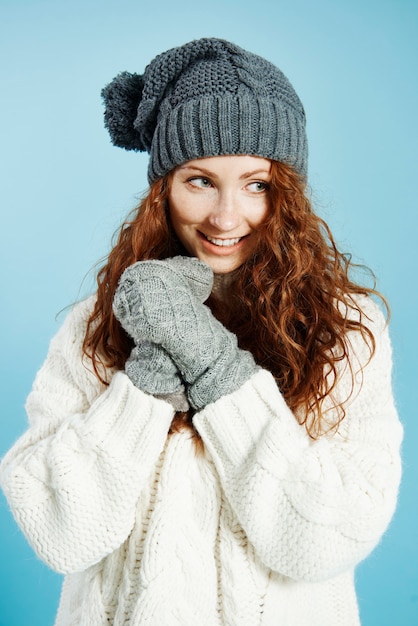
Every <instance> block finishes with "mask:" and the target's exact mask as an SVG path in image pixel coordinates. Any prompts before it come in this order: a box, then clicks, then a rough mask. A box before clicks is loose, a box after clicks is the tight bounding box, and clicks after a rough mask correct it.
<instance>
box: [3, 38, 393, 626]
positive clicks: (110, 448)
mask: <svg viewBox="0 0 418 626" xmlns="http://www.w3.org/2000/svg"><path fill="white" fill-rule="evenodd" d="M103 97H104V101H105V105H106V112H105V120H106V126H107V128H108V130H109V132H110V135H111V137H112V141H113V142H114V144H115V145H118V146H122V147H125V148H127V149H133V150H147V151H148V152H149V153H150V165H149V181H150V189H149V193H148V194H147V196H146V197H145V198H144V199H143V201H142V202H141V204H140V206H139V207H138V209H137V211H136V212H135V213H134V215H133V217H132V219H131V220H129V221H127V222H126V223H124V224H123V225H122V227H121V229H120V233H119V238H118V240H117V242H116V245H115V246H114V248H113V250H112V251H111V253H110V255H109V257H108V260H107V262H106V264H105V265H104V266H103V267H102V269H101V270H100V272H99V274H98V289H97V293H96V294H95V295H94V296H92V297H90V298H89V299H87V300H86V301H84V302H82V303H80V304H78V305H77V306H75V307H74V309H73V310H72V312H71V313H70V314H69V316H68V317H67V320H66V321H65V323H64V325H63V327H62V329H61V330H60V332H59V333H58V335H57V336H56V337H55V338H54V339H53V341H52V343H51V346H50V350H49V354H48V356H47V359H46V361H45V364H44V365H43V367H42V369H41V370H40V372H39V373H38V375H37V377H36V380H35V383H34V386H33V390H32V392H31V394H30V396H29V398H28V401H27V411H28V415H29V420H30V428H29V430H28V431H27V433H26V434H24V435H23V436H22V437H21V438H20V440H19V441H18V442H17V443H16V444H15V446H14V447H13V448H12V450H11V451H10V452H9V453H8V454H7V455H6V457H5V458H4V460H3V463H2V468H1V477H2V485H3V488H4V491H5V493H6V495H7V498H8V500H9V503H10V506H11V509H12V511H13V514H14V515H15V517H16V520H17V522H18V523H19V525H20V526H21V528H22V529H23V531H24V533H25V534H26V536H27V538H28V540H29V541H30V542H31V544H32V546H33V547H34V549H35V551H36V553H37V554H38V555H39V556H40V558H42V559H43V560H45V561H46V562H47V563H48V564H49V565H50V566H51V567H52V568H54V569H55V570H57V571H58V572H63V573H64V574H66V578H65V582H64V586H63V591H62V597H61V602H60V607H59V611H58V616H57V621H56V624H57V626H70V625H76V624H77V625H81V626H103V625H104V624H115V625H118V626H119V625H122V624H130V625H131V626H140V625H145V624H150V625H151V624H152V625H155V626H162V625H166V626H171V625H179V626H180V625H181V626H196V625H197V624H199V626H203V625H204V624H206V625H207V626H221V625H222V626H247V625H248V626H257V625H260V626H261V625H263V626H266V625H268V626H273V625H277V626H279V625H280V626H327V625H329V626H335V625H336V624H338V625H341V626H342V625H345V626H354V625H356V624H359V615H358V607H357V602H356V595H355V588H354V568H355V566H356V565H357V564H358V563H359V561H361V560H362V559H364V558H365V557H366V556H367V555H368V554H369V553H370V552H371V551H372V550H373V548H374V547H375V546H376V544H377V543H378V541H379V540H380V538H381V536H382V534H383V533H384V531H385V529H386V528H387V526H388V523H389V521H390V519H391V517H392V514H393V511H394V508H395V504H396V496H397V490H398V485H399V480H400V460H399V449H400V443H401V438H402V429H401V426H400V424H399V422H398V418H397V414H396V410H395V406H394V402H393V399H392V392H391V348H390V342H389V338H388V332H387V328H386V324H385V320H384V317H383V315H382V313H381V312H380V310H379V308H378V306H377V304H375V303H374V301H373V300H372V297H371V296H376V295H378V294H377V293H376V292H375V291H374V290H373V289H372V288H368V287H365V286H361V285H359V284H357V283H356V282H355V281H354V279H353V278H352V277H350V270H351V268H350V262H349V261H348V260H347V258H346V257H345V256H344V255H342V254H341V253H340V252H339V251H338V249H337V247H336V245H335V243H334V240H333V238H332V235H331V233H330V232H329V229H328V228H327V226H326V224H325V223H324V222H323V221H322V220H321V219H320V218H319V217H317V216H316V215H315V213H314V212H313V211H312V208H311V205H310V202H309V199H308V197H307V141H306V134H305V115H304V110H303V107H302V104H301V102H300V100H299V98H298V96H297V95H296V93H295V91H294V89H293V87H292V86H291V84H290V83H289V81H288V80H287V79H286V78H285V76H283V74H282V73H281V72H280V70H278V69H277V68H276V67H274V66H273V65H271V64H270V63H269V62H267V61H265V60H264V59H262V58H260V57H258V56H256V55H253V54H251V53H248V52H246V51H244V50H242V49H241V48H239V47H237V46H236V45H233V44H231V43H229V42H226V41H222V40H218V39H203V40H199V41H193V42H191V43H188V44H186V45H184V46H182V47H180V48H176V49H173V50H169V51H168V52H165V53H163V54H161V55H160V56H158V57H157V58H156V59H154V60H153V61H152V62H151V63H150V65H149V66H148V67H147V68H146V70H145V73H144V75H143V76H139V75H136V74H128V73H126V72H124V73H122V74H120V75H119V76H118V77H116V78H115V79H114V80H113V81H112V82H111V83H110V85H108V86H107V87H106V88H105V89H104V91H103Z"/></svg>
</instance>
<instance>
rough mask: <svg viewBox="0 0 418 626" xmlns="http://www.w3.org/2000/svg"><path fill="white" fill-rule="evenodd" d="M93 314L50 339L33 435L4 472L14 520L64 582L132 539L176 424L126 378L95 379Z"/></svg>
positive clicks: (74, 319)
mask: <svg viewBox="0 0 418 626" xmlns="http://www.w3.org/2000/svg"><path fill="white" fill-rule="evenodd" d="M86 313H87V312H86V307H85V305H79V306H78V308H77V309H75V310H74V311H73V312H72V313H71V314H70V315H69V316H68V318H67V320H66V322H65V323H64V325H63V327H62V329H61V330H60V331H59V333H58V334H57V336H56V337H55V338H54V339H53V340H52V342H51V346H50V350H49V353H48V356H47V359H46V361H45V363H44V365H43V367H42V368H41V370H40V371H39V372H38V375H37V377H36V379H35V383H34V386H33V389H32V391H31V393H30V395H29V397H28V400H27V405H26V408H27V413H28V417H29V421H30V428H29V429H28V431H27V432H26V433H25V434H24V435H23V436H22V437H21V438H20V439H19V440H18V441H17V442H16V444H15V445H14V446H13V448H12V449H11V450H10V451H9V452H8V453H7V455H6V456H5V457H4V459H3V461H2V464H1V467H0V480H1V484H2V487H3V490H4V492H5V495H6V497H7V499H8V502H9V505H10V507H11V510H12V513H13V514H14V516H15V518H16V521H17V522H18V524H19V525H20V527H21V528H22V530H23V532H24V533H25V535H26V537H27V539H28V541H29V542H30V543H31V545H32V546H33V548H34V550H35V551H36V552H37V554H38V555H39V557H40V558H42V559H43V560H44V561H46V563H48V565H49V566H50V567H52V568H53V569H55V570H56V571H58V572H61V573H69V572H74V571H79V570H84V569H85V568H87V567H89V566H90V565H92V564H94V563H96V562H98V561H100V560H101V559H102V558H103V557H104V556H106V555H108V554H110V553H111V552H112V551H113V550H115V549H116V548H117V547H119V546H120V545H121V544H122V543H123V541H124V540H125V539H126V538H127V536H128V535H129V533H130V531H131V529H132V527H133V525H134V520H135V509H136V505H137V502H138V499H139V494H140V492H141V489H142V488H143V486H144V484H145V481H147V479H148V478H149V476H150V474H151V472H152V470H153V467H154V464H155V462H156V460H157V459H158V456H159V455H160V453H161V451H162V449H163V447H164V443H165V440H166V438H167V433H168V430H169V428H170V423H171V420H172V417H173V409H172V407H171V405H169V404H168V403H166V402H164V401H162V400H157V399H155V398H153V397H151V396H149V395H146V394H145V393H143V392H141V391H140V390H139V389H137V388H136V387H135V386H134V385H133V384H132V383H131V382H130V380H129V378H128V377H127V376H126V375H125V374H124V373H123V372H116V373H115V374H114V375H113V377H112V379H111V382H110V385H109V386H108V387H105V386H102V385H101V384H100V383H99V381H98V379H97V377H96V376H94V374H92V372H89V370H88V368H87V367H86V364H85V363H83V362H82V356H81V355H82V353H81V343H82V341H83V337H84V330H85V321H86V319H85V318H86Z"/></svg>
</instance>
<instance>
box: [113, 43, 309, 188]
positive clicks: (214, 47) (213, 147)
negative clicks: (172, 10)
mask: <svg viewBox="0 0 418 626" xmlns="http://www.w3.org/2000/svg"><path fill="white" fill-rule="evenodd" d="M102 97H103V100H104V103H105V125H106V127H107V129H108V131H109V133H110V136H111V139H112V142H113V144H114V145H116V146H120V147H123V148H126V149H127V150H140V151H147V152H148V153H149V154H150V163H149V168H148V179H149V181H150V182H153V181H154V180H156V179H158V178H160V177H161V176H164V174H166V173H167V172H169V171H170V170H172V169H173V168H174V167H176V166H177V165H180V164H181V163H184V162H185V161H189V160H192V159H196V158H200V157H209V156H218V155H227V154H229V155H231V154H250V155H253V156H261V157H264V158H268V159H274V160H277V161H282V162H285V163H288V164H289V165H292V166H293V167H294V168H295V169H296V170H297V171H299V172H300V173H301V174H302V175H303V176H306V172H307V158H308V146H307V139H306V132H305V112H304V109H303V106H302V103H301V101H300V100H299V98H298V96H297V94H296V92H295V90H294V89H293V87H292V85H291V84H290V82H289V81H288V79H287V78H286V77H285V76H284V74H283V73H282V72H281V71H280V70H279V69H278V68H277V67H275V66H274V65H272V64H271V63H270V62H268V61H266V60H265V59H263V58H261V57H259V56H257V55H255V54H252V53H251V52H246V51H245V50H243V49H242V48H239V47H238V46H236V45H235V44H232V43H229V42H228V41H224V40H221V39H200V40H197V41H192V42H190V43H187V44H185V45H184V46H180V47H179V48H173V49H172V50H168V51H167V52H163V53H162V54H160V55H159V56H157V57H156V58H155V59H154V60H153V61H151V63H150V64H149V65H148V66H147V68H146V69H145V72H144V75H143V76H140V75H138V74H130V73H128V72H122V73H121V74H119V75H118V76H116V78H114V79H113V81H112V82H111V83H109V85H107V86H106V87H105V88H104V89H103V91H102Z"/></svg>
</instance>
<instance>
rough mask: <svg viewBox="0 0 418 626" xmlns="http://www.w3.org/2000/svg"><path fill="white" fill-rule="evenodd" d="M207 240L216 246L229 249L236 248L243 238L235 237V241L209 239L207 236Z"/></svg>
mask: <svg viewBox="0 0 418 626" xmlns="http://www.w3.org/2000/svg"><path fill="white" fill-rule="evenodd" d="M205 238H206V239H207V240H208V241H210V243H213V244H214V245H215V246H222V247H229V246H235V245H236V244H237V243H238V242H239V241H241V239H243V237H235V239H216V238H215V237H209V236H208V235H205Z"/></svg>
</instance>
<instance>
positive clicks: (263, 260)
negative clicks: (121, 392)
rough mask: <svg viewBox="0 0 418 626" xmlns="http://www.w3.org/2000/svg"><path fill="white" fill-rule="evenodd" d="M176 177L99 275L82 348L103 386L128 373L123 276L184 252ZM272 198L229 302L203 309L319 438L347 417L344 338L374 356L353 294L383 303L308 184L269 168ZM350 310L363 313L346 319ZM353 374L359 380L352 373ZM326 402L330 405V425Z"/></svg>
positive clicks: (145, 207) (134, 222) (145, 205)
mask: <svg viewBox="0 0 418 626" xmlns="http://www.w3.org/2000/svg"><path fill="white" fill-rule="evenodd" d="M171 176H172V175H171V174H168V175H166V176H165V177H164V178H161V179H160V180H158V181H156V182H155V183H153V185H152V186H151V188H150V190H149V193H148V194H147V196H146V197H145V198H144V199H143V200H142V202H141V203H140V205H139V206H138V207H137V208H136V209H135V210H134V212H133V213H132V216H131V218H130V219H128V220H127V221H126V222H124V223H123V224H122V226H121V228H120V230H119V231H118V236H117V240H116V242H115V244H114V247H113V249H112V250H111V252H110V254H109V256H108V257H107V260H106V262H105V264H104V265H103V267H102V268H101V269H100V271H99V272H98V275H97V285H98V289H97V299H96V303H95V306H94V309H93V311H92V314H91V316H90V319H89V321H88V325H87V330H86V335H85V338H84V343H83V350H84V353H85V354H86V355H87V356H88V357H89V358H91V360H92V363H93V367H94V370H95V372H96V375H97V376H98V377H99V378H100V380H101V381H102V382H104V383H105V384H107V380H106V374H105V372H106V368H116V369H123V368H124V365H125V361H126V360H127V358H128V356H129V354H130V352H131V349H132V347H133V343H132V339H131V338H130V337H129V336H128V335H127V334H126V332H125V331H124V330H123V328H122V327H121V325H120V324H119V322H118V320H117V319H116V318H115V316H114V314H113V311H112V302H113V297H114V294H115V290H116V287H117V285H118V281H119V279H120V276H121V274H122V273H123V271H124V270H125V269H126V268H127V267H128V266H129V265H131V264H132V263H135V262H136V261H138V260H146V259H163V258H168V257H172V256H175V255H176V254H187V253H186V251H185V250H184V249H183V248H182V246H181V244H180V242H179V241H178V239H177V237H176V236H175V233H174V232H173V230H172V227H171V225H170V219H169V211H168V193H169V189H170V181H171ZM268 193H269V212H268V216H267V218H266V220H265V222H264V223H263V224H262V225H261V226H260V227H259V229H258V232H257V239H258V241H257V245H256V248H255V252H254V254H253V255H252V256H251V258H249V259H248V260H247V261H246V262H245V263H244V264H243V265H242V266H241V267H240V268H239V270H238V271H237V272H236V273H235V274H236V275H235V276H234V281H233V282H232V285H231V286H230V288H229V290H228V301H227V302H225V301H224V300H222V299H219V298H216V297H215V296H214V295H212V296H211V297H210V298H209V300H208V301H207V303H206V304H207V305H208V306H209V307H210V308H211V310H212V312H213V314H214V315H215V316H216V317H217V318H218V319H219V320H220V321H221V322H222V323H223V324H224V325H225V326H226V327H227V328H229V330H231V331H232V332H234V333H235V334H236V335H237V337H238V342H239V345H240V347H241V348H243V349H246V350H249V351H250V352H251V353H252V354H253V356H254V358H255V360H256V362H257V363H258V364H259V365H261V366H262V367H264V368H266V369H268V370H269V371H270V372H271V373H272V374H273V376H274V378H275V380H276V382H277V385H278V387H279V389H280V390H281V392H282V394H283V396H284V398H285V400H286V402H287V403H288V405H289V407H290V408H291V409H292V410H293V411H294V412H295V416H296V418H297V419H298V421H299V423H300V424H304V425H305V427H306V430H307V432H308V433H309V435H310V436H311V437H312V438H317V437H318V436H319V435H320V434H322V433H324V432H325V431H328V430H330V429H337V428H338V426H339V424H340V422H341V420H342V419H343V418H344V416H345V409H344V405H345V402H346V401H347V400H348V397H347V398H345V399H343V400H341V399H335V401H334V398H333V392H334V390H335V388H336V384H337V382H338V378H339V371H340V370H341V368H340V367H339V364H341V362H346V363H348V366H349V367H350V359H349V345H348V333H349V332H350V331H357V332H359V333H361V335H362V337H363V339H364V342H365V343H366V344H367V346H368V348H369V351H370V357H371V356H372V355H373V352H374V349H375V340H374V337H373V334H372V333H371V331H370V329H369V328H368V327H367V325H366V324H365V323H364V321H363V320H364V316H363V314H362V311H361V310H360V308H359V306H358V304H356V297H355V296H356V295H364V296H369V295H371V294H375V295H377V296H379V297H381V298H382V300H383V302H384V303H385V301H384V298H383V297H382V296H380V294H378V292H377V291H376V290H375V288H374V284H373V287H367V286H363V285H360V284H357V282H355V281H354V279H353V278H352V276H351V274H352V269H353V268H355V267H358V266H356V265H354V264H353V263H352V261H351V257H350V256H349V255H346V254H343V253H341V252H340V251H339V250H338V248H337V246H336V243H335V241H334V238H333V236H332V234H331V232H330V229H329V227H328V226H327V224H326V223H325V222H324V221H323V220H322V219H321V218H320V217H319V216H318V215H316V214H315V213H314V211H313V209H312V206H311V202H310V200H309V198H308V194H307V188H306V182H305V180H304V179H303V178H301V177H300V176H299V175H298V174H297V173H296V172H295V171H294V170H293V169H292V168H291V167H290V166H288V165H286V164H283V163H279V162H276V161H272V163H271V182H270V183H269V192H268ZM371 275H372V273H371ZM372 277H373V275H372ZM373 278H374V277H373ZM385 305H386V303H385ZM347 308H351V309H356V310H357V312H358V315H357V316H354V315H350V316H347V314H346V312H347ZM351 376H352V381H354V372H351ZM353 388H354V385H353V384H352V389H353ZM326 399H328V400H331V406H332V407H333V411H332V413H331V414H332V418H331V419H330V417H329V414H328V413H329V412H328V411H326V410H325V408H324V407H325V406H326V405H325V400H326ZM329 404H330V403H329V402H328V403H327V406H329ZM184 425H188V426H190V427H191V428H192V426H191V414H190V413H189V414H181V415H177V418H176V419H175V420H174V422H173V425H172V429H173V430H178V429H179V428H181V427H183V426H184Z"/></svg>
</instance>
